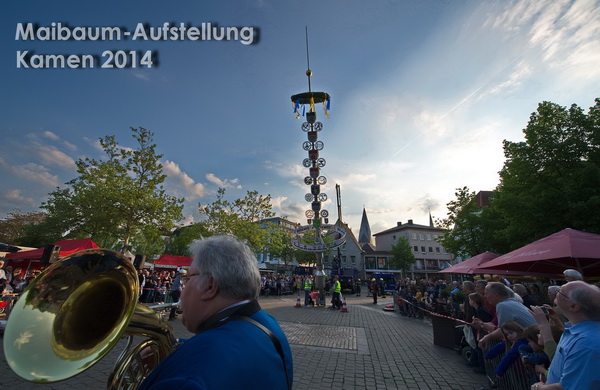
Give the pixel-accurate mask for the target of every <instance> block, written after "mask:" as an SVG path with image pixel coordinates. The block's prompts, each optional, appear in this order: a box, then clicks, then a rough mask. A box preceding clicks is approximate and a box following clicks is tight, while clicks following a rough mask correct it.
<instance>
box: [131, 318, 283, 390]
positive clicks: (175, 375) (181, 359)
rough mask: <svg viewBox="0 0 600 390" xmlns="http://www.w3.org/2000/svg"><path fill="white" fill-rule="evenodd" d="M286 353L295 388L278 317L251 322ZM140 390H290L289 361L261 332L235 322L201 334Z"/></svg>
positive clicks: (191, 339) (175, 354) (164, 365)
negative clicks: (269, 331)
mask: <svg viewBox="0 0 600 390" xmlns="http://www.w3.org/2000/svg"><path fill="white" fill-rule="evenodd" d="M251 318H252V319H254V320H256V321H258V322H259V323H261V324H262V325H264V326H265V327H267V328H268V329H269V330H271V332H273V333H274V334H275V336H276V337H277V338H278V339H279V341H280V342H281V346H282V347H283V351H284V355H285V359H286V365H287V370H288V375H289V377H290V382H291V381H293V367H292V352H291V350H290V346H289V343H288V341H287V338H286V337H285V334H284V333H283V331H282V330H281V327H280V326H279V324H278V323H277V321H275V319H274V318H273V317H271V316H270V315H268V314H267V313H266V312H265V311H263V310H259V311H258V312H256V313H255V314H253V315H252V316H251ZM139 389H140V390H147V389H152V390H158V389H164V390H167V389H168V390H172V389H177V390H187V389H257V390H265V389H282V390H283V389H287V382H286V377H285V373H284V370H283V361H282V360H281V357H280V355H279V353H278V352H277V350H276V349H275V346H274V345H273V342H272V341H271V339H270V338H269V336H267V335H266V334H265V333H264V332H263V331H262V330H261V329H259V328H258V327H257V326H255V325H253V324H251V323H248V322H245V321H229V322H227V323H225V324H224V325H221V326H219V327H218V328H215V329H210V330H208V331H205V332H203V333H200V334H197V335H195V336H194V337H192V338H190V339H189V340H187V341H186V342H184V343H183V345H181V346H180V347H179V348H177V349H176V350H175V351H174V352H173V353H172V354H171V355H169V356H168V357H167V358H166V359H165V360H164V361H163V362H162V363H161V364H160V365H159V366H158V367H157V368H156V369H154V371H153V372H152V373H151V374H150V376H148V378H147V379H146V380H145V381H144V382H143V383H142V385H141V386H140V387H139Z"/></svg>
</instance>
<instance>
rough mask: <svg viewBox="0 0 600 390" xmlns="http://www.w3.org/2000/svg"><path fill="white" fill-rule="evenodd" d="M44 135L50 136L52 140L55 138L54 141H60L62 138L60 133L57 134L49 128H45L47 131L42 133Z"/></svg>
mask: <svg viewBox="0 0 600 390" xmlns="http://www.w3.org/2000/svg"><path fill="white" fill-rule="evenodd" d="M42 135H43V136H44V137H46V138H50V139H51V140H53V141H58V140H59V139H60V137H59V136H58V135H56V134H54V133H53V132H51V131H48V130H45V131H44V132H43V133H42Z"/></svg>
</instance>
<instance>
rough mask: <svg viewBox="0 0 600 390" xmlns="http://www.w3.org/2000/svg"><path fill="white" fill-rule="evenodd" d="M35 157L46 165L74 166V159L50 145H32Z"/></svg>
mask: <svg viewBox="0 0 600 390" xmlns="http://www.w3.org/2000/svg"><path fill="white" fill-rule="evenodd" d="M33 150H34V153H35V154H36V155H37V157H38V158H39V159H40V160H42V161H43V162H44V163H45V164H48V165H57V166H60V167H63V168H75V160H73V158H71V157H70V156H68V155H67V154H66V153H64V152H62V151H60V150H58V149H57V148H55V147H54V146H50V145H39V144H38V145H33Z"/></svg>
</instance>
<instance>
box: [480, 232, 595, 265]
mask: <svg viewBox="0 0 600 390" xmlns="http://www.w3.org/2000/svg"><path fill="white" fill-rule="evenodd" d="M568 268H573V269H576V270H578V271H579V272H581V274H582V275H584V276H585V277H591V276H600V235H598V234H593V233H586V232H582V231H579V230H575V229H564V230H561V231H559V232H557V233H554V234H551V235H549V236H548V237H545V238H542V239H540V240H537V241H535V242H532V243H531V244H528V245H525V246H524V247H521V248H519V249H516V250H514V251H512V252H509V253H507V254H505V255H502V256H499V257H497V258H495V259H493V260H491V261H490V262H488V263H486V264H485V270H484V271H485V273H494V274H498V275H515V274H519V275H524V276H547V277H562V273H563V271H564V270H565V269H568Z"/></svg>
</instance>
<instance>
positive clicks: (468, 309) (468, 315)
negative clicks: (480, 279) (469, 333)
mask: <svg viewBox="0 0 600 390" xmlns="http://www.w3.org/2000/svg"><path fill="white" fill-rule="evenodd" d="M462 291H463V292H464V293H465V297H467V298H465V300H464V302H463V303H461V304H460V308H461V310H462V313H463V318H464V320H465V321H467V322H470V321H472V320H473V316H474V315H475V309H474V308H473V307H472V306H471V305H469V300H468V296H469V295H470V294H472V293H474V292H475V283H473V282H471V281H470V280H465V281H464V282H463V284H462Z"/></svg>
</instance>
